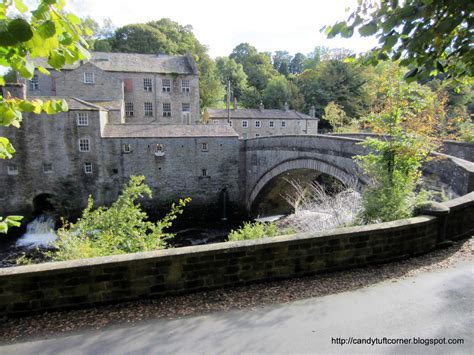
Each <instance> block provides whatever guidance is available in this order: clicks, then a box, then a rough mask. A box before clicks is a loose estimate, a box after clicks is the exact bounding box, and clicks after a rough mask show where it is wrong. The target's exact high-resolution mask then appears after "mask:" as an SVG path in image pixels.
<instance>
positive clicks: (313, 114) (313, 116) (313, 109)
mask: <svg viewBox="0 0 474 355" xmlns="http://www.w3.org/2000/svg"><path fill="white" fill-rule="evenodd" d="M309 115H310V116H311V117H312V118H316V108H315V107H314V105H313V106H311V108H310V109H309Z"/></svg>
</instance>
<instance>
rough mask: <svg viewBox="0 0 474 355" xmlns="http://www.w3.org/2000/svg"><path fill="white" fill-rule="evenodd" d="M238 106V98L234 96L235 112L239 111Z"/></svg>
mask: <svg viewBox="0 0 474 355" xmlns="http://www.w3.org/2000/svg"><path fill="white" fill-rule="evenodd" d="M238 108H239V107H238V105H237V98H236V97H235V96H234V111H237V109H238Z"/></svg>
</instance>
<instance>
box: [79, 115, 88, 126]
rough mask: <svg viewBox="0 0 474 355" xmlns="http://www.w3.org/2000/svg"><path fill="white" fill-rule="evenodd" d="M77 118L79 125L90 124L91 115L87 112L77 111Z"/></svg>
mask: <svg viewBox="0 0 474 355" xmlns="http://www.w3.org/2000/svg"><path fill="white" fill-rule="evenodd" d="M76 120H77V125H78V126H88V125H89V115H88V114H87V112H78V113H76Z"/></svg>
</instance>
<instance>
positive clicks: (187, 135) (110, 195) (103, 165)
mask: <svg viewBox="0 0 474 355" xmlns="http://www.w3.org/2000/svg"><path fill="white" fill-rule="evenodd" d="M37 64H39V65H43V66H45V67H48V65H47V63H41V62H40V63H37ZM36 75H37V76H36V77H35V78H34V79H33V80H31V81H29V82H27V83H23V85H22V84H21V83H20V84H15V85H12V86H10V87H6V88H4V89H5V90H6V91H9V92H10V93H11V94H12V95H13V96H17V97H24V96H25V90H24V88H25V87H26V95H27V97H28V98H41V99H50V98H51V99H57V98H63V99H65V100H66V101H67V103H68V106H69V112H65V113H58V114H56V115H54V116H47V115H45V114H42V115H40V116H35V115H29V114H24V118H23V123H22V127H21V128H20V129H16V128H12V127H10V128H4V127H2V128H0V135H2V136H3V135H4V136H7V137H9V139H10V140H11V142H12V144H13V145H14V146H15V148H16V149H17V152H16V154H15V156H14V158H13V159H12V160H8V161H5V160H1V161H0V215H5V214H11V213H23V214H25V215H27V216H28V215H30V214H31V213H34V212H35V211H34V209H35V199H37V198H38V197H40V196H51V195H55V196H56V194H57V191H58V187H59V186H61V184H66V183H69V185H71V184H72V185H74V186H75V188H74V189H75V190H76V191H77V195H78V196H80V197H79V201H77V205H78V206H77V208H78V209H81V208H83V207H84V206H85V203H86V198H87V196H88V195H89V194H91V195H93V196H94V198H95V200H96V201H97V203H98V204H109V203H111V202H112V201H114V200H115V199H116V198H117V196H118V194H119V192H120V190H121V187H122V186H123V184H124V183H125V182H126V181H128V179H129V177H130V175H145V177H146V182H147V184H149V185H150V186H151V188H152V190H153V195H154V199H153V200H152V201H151V202H150V203H148V205H149V206H148V207H150V208H152V209H153V210H165V209H167V208H169V205H170V204H171V203H172V202H173V201H176V199H178V198H182V197H191V198H192V203H191V204H190V205H189V206H188V208H187V210H195V211H198V214H199V215H205V214H206V213H207V214H211V215H213V216H218V215H219V213H220V209H221V208H222V203H224V202H225V203H227V204H228V205H229V208H228V209H227V210H228V211H231V210H232V209H231V206H232V205H236V204H237V203H238V198H239V186H238V178H237V177H238V175H239V170H238V169H239V164H238V160H239V141H238V136H237V134H236V133H235V131H234V130H232V128H230V127H227V126H208V125H202V124H194V123H196V122H198V121H199V112H200V108H199V80H198V75H197V69H196V67H195V63H194V61H193V60H192V58H191V57H188V56H163V55H160V56H155V55H138V54H130V55H129V54H121V53H94V54H93V57H92V60H91V61H90V62H88V63H85V64H78V65H76V66H66V68H64V70H62V71H61V72H55V71H53V72H52V73H51V76H44V75H42V74H40V73H37V74H36ZM167 80H169V81H167ZM168 84H169V85H168ZM168 88H169V90H168ZM5 90H4V91H5ZM145 103H150V106H149V107H151V114H150V115H145V111H144V109H145ZM164 103H169V104H170V108H171V111H170V114H169V115H166V117H164V116H163V110H162V108H163V104H164ZM128 104H133V115H131V114H130V113H131V112H130V105H128ZM183 105H185V106H187V107H186V110H185V112H184V113H183V112H182V111H183ZM127 110H128V111H127ZM158 149H159V151H158ZM71 193H72V192H71ZM222 196H224V197H222ZM63 197H65V198H67V197H68V196H63ZM223 198H225V201H224V202H223V201H222V199H223ZM144 204H146V201H144ZM203 206H206V208H205V209H204V208H203ZM234 210H237V208H235V209H234Z"/></svg>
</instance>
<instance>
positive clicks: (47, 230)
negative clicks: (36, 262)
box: [16, 214, 56, 248]
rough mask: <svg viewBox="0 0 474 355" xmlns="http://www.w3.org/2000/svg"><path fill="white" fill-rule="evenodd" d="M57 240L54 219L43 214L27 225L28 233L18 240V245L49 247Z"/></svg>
mask: <svg viewBox="0 0 474 355" xmlns="http://www.w3.org/2000/svg"><path fill="white" fill-rule="evenodd" d="M55 240H56V234H55V233H54V219H53V218H52V217H51V216H48V215H45V214H42V215H40V216H38V217H36V218H35V219H34V220H33V221H31V222H30V223H28V225H27V226H26V233H25V234H23V235H22V236H21V237H20V238H19V239H18V240H17V242H16V246H17V247H26V248H36V247H40V248H47V247H50V246H51V244H52V243H53V242H54V241H55Z"/></svg>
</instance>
